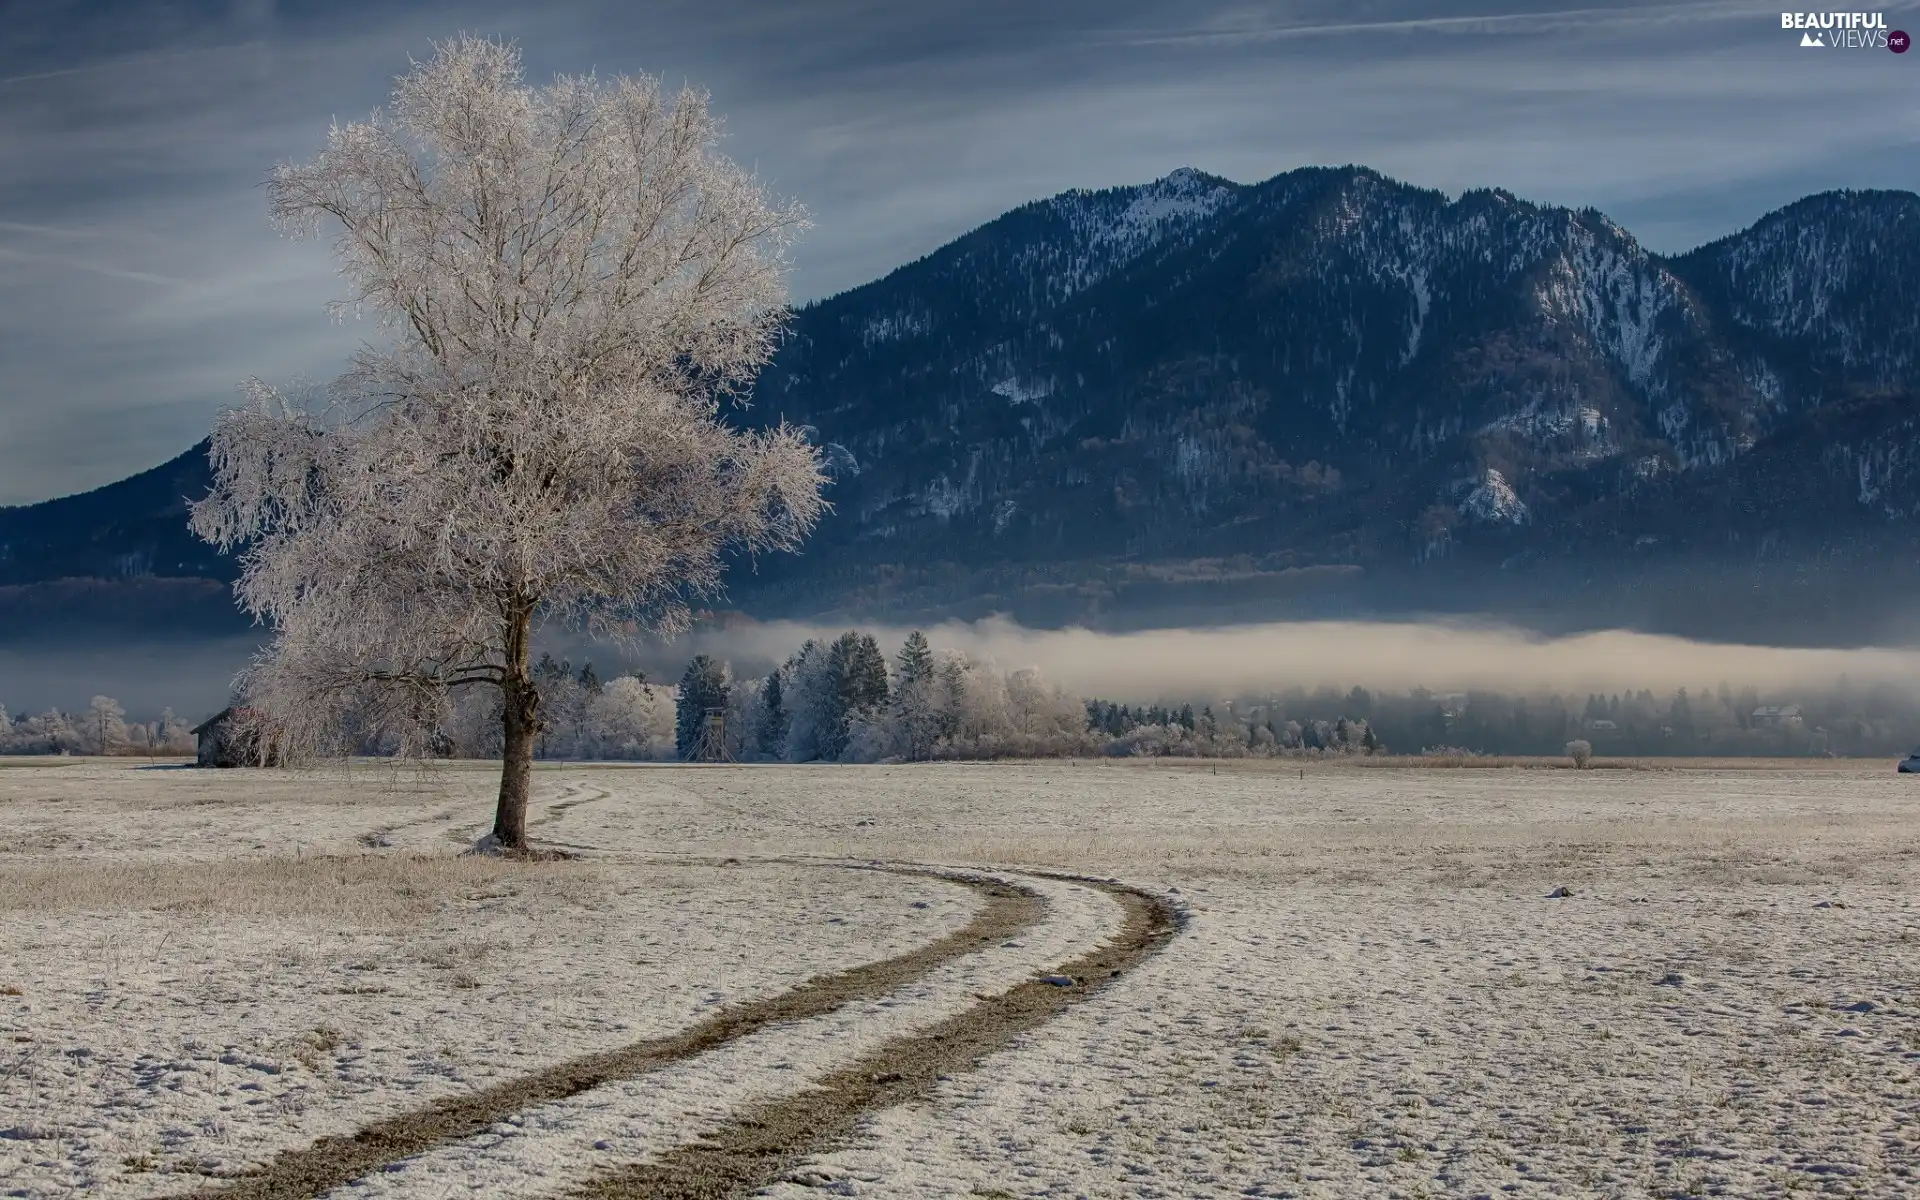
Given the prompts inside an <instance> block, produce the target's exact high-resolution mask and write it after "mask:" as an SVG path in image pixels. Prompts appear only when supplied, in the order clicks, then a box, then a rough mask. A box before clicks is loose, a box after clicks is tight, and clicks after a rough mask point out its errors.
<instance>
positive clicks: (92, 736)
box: [81, 696, 127, 754]
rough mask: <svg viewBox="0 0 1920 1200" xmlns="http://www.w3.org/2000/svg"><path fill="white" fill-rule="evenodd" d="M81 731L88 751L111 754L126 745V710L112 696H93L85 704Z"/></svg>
mask: <svg viewBox="0 0 1920 1200" xmlns="http://www.w3.org/2000/svg"><path fill="white" fill-rule="evenodd" d="M81 729H82V732H83V734H84V736H85V737H86V739H87V749H88V750H91V751H92V752H93V753H95V754H112V753H113V752H114V751H116V750H118V749H120V748H122V747H123V746H125V745H126V744H127V710H126V709H124V708H122V707H120V702H119V701H118V700H115V699H114V698H113V697H112V696H95V697H94V698H93V699H92V700H91V701H90V702H88V704H87V715H86V718H85V719H84V720H83V722H82V724H81Z"/></svg>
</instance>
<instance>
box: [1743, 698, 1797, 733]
mask: <svg viewBox="0 0 1920 1200" xmlns="http://www.w3.org/2000/svg"><path fill="white" fill-rule="evenodd" d="M1800 724H1801V719H1800V706H1799V705H1798V704H1763V705H1761V706H1760V707H1759V708H1756V709H1754V710H1753V726H1754V728H1755V729H1797V728H1799V727H1800Z"/></svg>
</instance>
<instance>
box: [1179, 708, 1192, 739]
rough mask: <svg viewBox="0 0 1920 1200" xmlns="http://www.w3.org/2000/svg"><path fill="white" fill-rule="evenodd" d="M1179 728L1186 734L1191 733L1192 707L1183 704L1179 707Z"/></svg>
mask: <svg viewBox="0 0 1920 1200" xmlns="http://www.w3.org/2000/svg"><path fill="white" fill-rule="evenodd" d="M1180 727H1181V728H1182V729H1185V730H1186V731H1187V732H1188V733H1192V732H1193V705H1191V704H1183V705H1181V706H1180Z"/></svg>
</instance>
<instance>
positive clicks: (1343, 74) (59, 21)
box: [0, 0, 1920, 504]
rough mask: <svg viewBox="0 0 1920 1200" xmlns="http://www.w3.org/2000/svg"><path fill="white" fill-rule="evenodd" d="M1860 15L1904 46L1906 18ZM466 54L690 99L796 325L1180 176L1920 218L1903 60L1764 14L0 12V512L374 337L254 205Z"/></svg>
mask: <svg viewBox="0 0 1920 1200" xmlns="http://www.w3.org/2000/svg"><path fill="white" fill-rule="evenodd" d="M1876 11H1880V12H1884V13H1885V14H1886V20H1887V24H1888V25H1889V27H1891V28H1895V29H1901V28H1910V29H1912V30H1914V31H1915V32H1920V0H1911V2H1909V3H1906V4H1903V5H1897V6H1888V7H1885V8H1882V9H1878V10H1876ZM459 32H466V33H474V34H483V35H490V36H500V37H507V38H511V39H514V40H515V41H517V42H518V44H519V45H520V46H521V48H522V51H523V53H524V56H525V62H526V66H527V71H528V75H529V78H531V79H533V80H536V81H538V80H544V79H546V78H548V77H550V76H551V75H552V74H554V73H555V72H579V71H585V70H595V71H598V72H600V73H601V74H618V73H633V72H640V71H645V72H649V73H652V74H656V75H659V76H662V77H663V78H665V79H666V80H667V81H668V82H669V83H674V84H678V83H681V82H690V83H694V84H697V85H699V86H702V87H705V88H706V89H708V90H709V91H710V92H711V94H712V97H713V104H714V107H715V109H716V110H717V111H719V112H721V113H723V114H724V115H725V116H726V118H727V123H728V133H729V136H728V140H727V143H726V151H727V153H729V154H730V155H731V156H732V157H734V158H735V159H736V160H738V161H740V162H742V163H744V164H747V165H749V166H751V167H753V168H754V169H755V170H756V171H757V172H758V173H759V175H760V177H761V178H762V179H763V180H764V181H766V183H767V184H768V185H769V186H770V187H771V188H772V189H773V190H774V191H776V192H777V193H779V194H781V195H783V196H787V197H790V198H793V199H797V200H799V201H800V202H801V203H802V204H804V205H805V206H806V207H807V208H808V210H809V211H810V212H811V214H812V218H813V228H812V229H811V231H810V232H809V233H808V234H807V236H806V238H805V239H804V241H803V242H802V243H801V244H800V246H799V247H798V249H797V252H796V256H795V257H796V266H795V272H794V275H793V278H792V280H791V284H792V290H793V295H794V297H795V299H796V300H800V301H805V300H808V299H813V298H817V297H821V296H825V295H830V294H832V293H834V292H836V291H840V290H843V289H845V288H848V287H852V286H856V285H858V284H860V283H863V282H866V281H867V280H870V279H873V278H877V277H878V276H880V275H882V274H884V273H885V272H886V271H888V270H890V269H891V268H893V267H896V266H899V265H900V264H902V263H904V262H907V261H910V260H912V259H914V258H917V257H919V256H920V255H922V254H925V253H927V252H929V251H931V250H934V249H936V248H937V247H939V246H940V245H942V244H943V243H945V242H947V241H949V240H951V239H952V238H954V237H956V236H958V235H959V234H961V233H964V232H965V231H966V230H968V229H970V228H973V227H974V226H976V225H979V224H981V223H982V222H984V221H987V220H990V219H992V218H993V217H994V216H996V215H998V214H999V213H1001V212H1003V211H1005V210H1007V209H1009V208H1012V207H1015V206H1017V205H1019V204H1022V203H1024V202H1026V201H1028V200H1032V199H1037V198H1039V197H1042V196H1047V195H1051V194H1053V193H1055V192H1059V191H1063V190H1066V189H1068V188H1075V187H1089V188H1094V187H1107V186H1113V185H1116V184H1127V183H1141V182H1146V181H1148V180H1151V179H1155V178H1158V177H1160V176H1162V175H1165V174H1166V173H1167V172H1169V171H1172V170H1174V169H1175V168H1178V167H1182V166H1192V167H1198V168H1200V169H1202V170H1206V171H1210V172H1213V173H1216V174H1220V175H1224V176H1226V177H1228V178H1231V179H1235V180H1239V181H1242V182H1253V181H1256V180H1260V179H1265V178H1267V177H1270V176H1272V175H1275V174H1277V173H1279V172H1282V171H1286V170H1290V169H1293V168H1296V167H1301V166H1307V165H1338V164H1344V163H1359V164H1363V165H1366V166H1371V167H1374V168H1376V169H1378V170H1381V171H1383V172H1385V173H1387V174H1388V175H1391V176H1394V177H1396V178H1399V179H1403V180H1406V181H1408V182H1411V183H1415V184H1420V185H1423V186H1428V187H1437V188H1441V189H1443V190H1446V191H1448V192H1450V193H1457V192H1459V191H1461V190H1464V189H1467V188H1473V187H1491V186H1498V187H1504V188H1507V189H1509V190H1511V191H1513V192H1516V193H1518V194H1519V195H1521V196H1523V197H1526V198H1528V199H1531V200H1535V201H1538V202H1543V203H1554V204H1565V205H1572V206H1593V207H1597V208H1599V209H1601V210H1603V211H1605V212H1606V213H1608V214H1609V215H1610V216H1612V217H1613V218H1614V219H1615V220H1617V221H1619V222H1620V223H1621V224H1623V225H1624V226H1626V227H1627V228H1628V229H1629V230H1631V231H1633V232H1634V233H1635V234H1636V235H1637V236H1639V237H1640V238H1641V240H1642V241H1643V242H1645V243H1646V244H1647V245H1648V246H1649V247H1650V248H1652V249H1654V250H1657V251H1662V252H1678V251H1681V250H1685V249H1687V248H1690V247H1692V246H1694V245H1697V244H1699V243H1701V242H1704V241H1708V240H1711V239H1713V238H1715V237H1718V236H1721V235H1723V234H1727V233H1731V232H1733V231H1735V230H1737V229H1739V228H1741V227H1743V226H1744V225H1746V224H1749V223H1751V222H1752V221H1753V220H1754V219H1756V218H1757V217H1759V216H1761V215H1762V214H1763V213H1765V212H1767V211H1769V210H1771V209H1773V208H1777V207H1779V206H1780V205H1782V204H1785V203H1787V202H1789V201H1791V200H1793V199H1796V198H1798V197H1800V196H1802V195H1805V194H1808V193H1810V192H1815V191H1822V190H1826V189H1829V188H1839V187H1854V188H1859V187H1892V188H1904V189H1909V190H1916V189H1920V153H1916V152H1915V151H1916V148H1917V147H1916V143H1917V142H1920V52H1914V53H1909V54H1902V55H1894V54H1890V53H1888V52H1886V51H1884V50H1874V51H1857V50H1821V51H1815V50H1810V49H1802V48H1801V47H1800V46H1799V34H1797V33H1794V32H1789V31H1785V30H1783V29H1782V28H1781V19H1780V10H1779V9H1778V8H1775V7H1770V6H1765V5H1761V4H1758V3H1728V2H1724V0H1707V2H1704V3H1678V4H1674V3H1660V4H1653V3H1647V4H1635V3H1626V4H1615V5H1590V6H1578V7H1576V6H1573V5H1569V4H1553V3H1536V4H1526V3H1514V2H1504V3H1503V2H1501V0H1487V2H1484V3H1482V2H1471V3H1469V2H1459V3H1439V2H1429V3H1415V2H1414V0H1341V2H1328V3H1318V2H1316V3H1271V4H1247V3H1232V2H1231V0H1044V2H1036V0H1019V2H1013V0H969V2H968V3H957V2H953V0H946V2H929V0H885V2H880V0H753V2H745V0H699V2H697V3H695V2H690V0H660V2H649V0H542V3H539V4H537V5H536V4H525V3H518V4H512V3H422V4H405V3H400V2H397V0H388V2H376V3H369V2H364V0H333V2H330V3H325V4H281V3H275V2H274V0H233V2H230V3H215V2H211V0H209V2H206V3H194V2H190V0H174V2H170V3H136V2H133V0H120V2H117V3H108V2H95V3H79V2H72V0H0V504H17V503H29V502H32V501H35V500H40V499H45V498H47V497H50V496H55V495H64V494H67V493H71V492H76V491H82V490H85V489H87V488H91V487H96V486H99V485H101V484H104V483H108V482H111V481H112V480H114V479H117V478H120V477H121V476H124V475H126V474H128V473H131V472H133V471H137V470H141V469H144V468H146V467H149V466H152V465H154V464H156V463H159V462H161V461H163V460H165V459H167V458H170V457H172V456H173V455H175V454H177V453H179V452H180V451H181V450H183V449H185V448H186V447H187V446H189V445H190V444H192V443H193V442H194V441H195V440H197V439H198V438H199V437H201V436H203V435H204V434H205V432H206V430H207V428H208V425H209V423H210V421H211V419H212V417H213V416H214V414H215V413H216V412H217V411H218V410H219V409H220V408H221V406H223V405H225V404H229V403H232V402H234V400H235V399H236V397H237V393H236V388H237V386H238V385H239V383H240V382H241V381H243V380H245V379H247V378H249V377H253V376H258V377H260V378H263V379H266V380H268V381H270V382H281V383H284V382H288V381H292V380H296V379H301V378H323V377H326V376H329V375H331V374H333V373H335V372H336V371H337V370H338V369H339V368H340V367H341V366H342V364H343V362H344V359H345V356H346V354H347V353H348V352H349V351H350V350H351V348H352V346H353V345H354V344H355V343H356V342H358V341H360V340H361V339H364V338H367V337H375V336H378V331H377V330H374V329H371V328H369V327H367V326H366V325H355V324H352V323H348V324H345V325H336V324H334V323H332V322H331V321H330V320H329V318H328V316H327V315H326V307H325V306H326V302H327V301H328V300H330V299H333V298H336V297H337V296H339V295H340V293H341V288H340V285H339V283H338V281H337V280H336V278H335V277H334V275H333V273H332V266H331V263H330V261H329V259H328V255H327V251H326V249H325V245H324V243H323V242H290V241H286V240H283V239H281V238H280V237H279V236H278V235H276V234H275V233H274V232H273V231H272V230H271V228H270V227H269V226H268V223H267V220H266V213H265V196H264V192H263V189H262V187H261V182H262V180H263V179H264V177H265V175H266V172H267V171H268V169H269V168H270V167H271V166H272V165H273V164H274V163H276V162H279V161H284V160H287V159H301V158H306V157H309V156H311V155H312V154H313V153H314V152H315V150H317V149H318V148H319V145H320V142H321V140H322V138H323V137H324V135H325V132H326V129H327V126H328V123H329V122H330V121H331V120H332V119H334V118H335V117H338V118H340V119H343V120H350V119H355V118H359V117H363V116H365V115H366V114H367V113H368V112H369V111H370V110H371V109H372V108H374V107H375V106H377V105H379V104H380V103H381V102H382V101H383V99H384V98H385V95H386V92H387V90H388V88H389V86H390V84H391V81H392V78H393V76H395V75H396V74H399V73H400V72H402V71H404V70H405V69H406V66H407V62H408V56H409V55H412V56H415V57H424V56H425V55H427V54H428V53H430V52H431V43H432V41H433V40H434V39H436V38H442V37H447V36H450V35H452V34H454V33H459Z"/></svg>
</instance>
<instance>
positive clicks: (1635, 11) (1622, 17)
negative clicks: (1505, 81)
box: [1090, 3, 1753, 46]
mask: <svg viewBox="0 0 1920 1200" xmlns="http://www.w3.org/2000/svg"><path fill="white" fill-rule="evenodd" d="M1752 15H1753V6H1752V5H1751V4H1745V3H1704V4H1676V5H1662V6H1659V7H1648V8H1644V9H1641V8H1626V9H1623V8H1617V7H1616V8H1566V9H1557V10H1552V11H1547V12H1520V13H1479V14H1467V15H1463V16H1453V17H1389V18H1383V19H1381V20H1376V21H1324V22H1301V23H1299V24H1276V25H1260V26H1252V27H1246V28H1238V29H1185V30H1164V31H1141V32H1135V33H1122V34H1116V35H1110V36H1107V37H1099V38H1095V39H1093V40H1092V41H1091V43H1090V44H1094V45H1102V44H1105V45H1126V46H1208V45H1225V44H1232V43H1243V42H1276V41H1285V40H1288V39H1293V38H1317V37H1336V36H1341V35H1346V34H1370V33H1449V34H1470V33H1498V34H1538V33H1561V32H1565V31H1567V30H1570V29H1617V28H1644V27H1646V26H1650V25H1676V24H1691V23H1700V22H1709V21H1715V20H1725V19H1729V18H1733V17H1751V16H1752Z"/></svg>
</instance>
